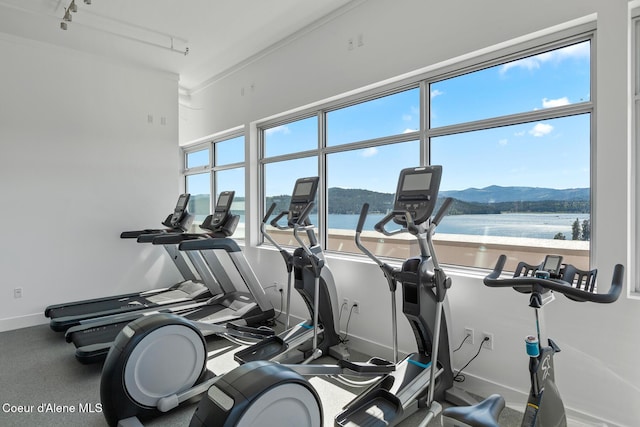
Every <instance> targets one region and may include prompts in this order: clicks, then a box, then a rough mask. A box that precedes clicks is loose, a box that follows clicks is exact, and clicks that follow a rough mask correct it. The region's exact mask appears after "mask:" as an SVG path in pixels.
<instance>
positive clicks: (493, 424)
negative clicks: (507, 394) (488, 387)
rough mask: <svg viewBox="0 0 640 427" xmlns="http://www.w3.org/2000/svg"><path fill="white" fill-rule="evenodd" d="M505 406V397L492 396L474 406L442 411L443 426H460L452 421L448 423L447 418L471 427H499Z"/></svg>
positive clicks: (453, 407) (456, 407)
mask: <svg viewBox="0 0 640 427" xmlns="http://www.w3.org/2000/svg"><path fill="white" fill-rule="evenodd" d="M504 405H505V402H504V397H502V396H500V395H499V394H492V395H491V396H489V397H487V398H486V399H485V400H483V401H482V402H480V403H477V404H475V405H472V406H452V407H450V408H447V409H445V410H444V411H442V421H443V425H444V426H448V425H455V426H459V425H460V424H456V423H455V422H453V423H452V422H451V421H448V422H447V420H446V418H450V419H452V420H455V421H458V422H462V423H464V425H465V426H470V427H499V425H498V417H499V416H500V412H502V410H503V409H504Z"/></svg>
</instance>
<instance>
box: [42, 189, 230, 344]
mask: <svg viewBox="0 0 640 427" xmlns="http://www.w3.org/2000/svg"><path fill="white" fill-rule="evenodd" d="M189 198H190V195H189V194H188V193H185V194H181V195H180V196H179V198H178V202H177V204H176V207H175V209H174V211H173V213H172V214H170V215H169V216H167V218H166V219H165V220H164V221H163V222H162V225H164V226H165V227H166V228H165V229H145V230H136V231H124V232H122V233H121V234H120V238H122V239H137V240H138V241H139V242H144V241H145V240H141V239H142V238H143V236H149V235H152V236H163V235H174V234H183V233H184V232H185V231H187V229H188V228H189V227H190V226H191V224H192V223H193V215H192V214H190V213H189V211H188V209H187V206H188V203H189ZM164 248H165V250H166V251H167V252H168V253H169V256H170V257H171V259H172V261H173V262H174V264H175V266H176V268H177V269H178V271H179V272H180V274H181V275H182V277H183V279H184V280H183V281H181V282H179V283H177V284H175V285H173V286H171V287H168V288H159V289H152V290H149V291H143V292H133V293H128V294H121V295H114V296H109V297H104V298H95V299H87V300H82V301H74V302H68V303H63V304H54V305H50V306H48V307H47V308H46V309H45V311H44V315H45V316H46V317H49V318H50V319H51V320H50V323H49V324H50V327H51V329H53V330H54V331H56V332H64V331H66V330H67V329H68V328H70V327H71V326H74V325H78V324H80V323H81V322H82V321H84V320H87V319H92V318H97V317H103V316H110V315H117V314H121V313H128V312H132V311H139V310H145V309H149V308H150V307H158V306H164V305H169V304H177V303H185V302H192V301H201V300H207V299H208V298H210V297H211V296H212V292H211V290H213V292H214V294H217V293H219V287H218V285H217V283H216V282H215V279H214V278H213V277H212V276H211V274H210V273H209V271H208V270H207V268H206V266H205V265H206V264H205V263H204V261H203V260H201V259H200V258H199V257H200V255H199V254H196V253H190V254H185V253H182V252H180V251H178V249H177V246H176V245H175V244H174V245H169V244H167V245H164ZM190 263H191V265H190ZM194 270H195V272H194ZM196 273H197V274H196ZM203 282H204V283H203Z"/></svg>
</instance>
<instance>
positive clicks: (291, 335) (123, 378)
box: [100, 177, 348, 426]
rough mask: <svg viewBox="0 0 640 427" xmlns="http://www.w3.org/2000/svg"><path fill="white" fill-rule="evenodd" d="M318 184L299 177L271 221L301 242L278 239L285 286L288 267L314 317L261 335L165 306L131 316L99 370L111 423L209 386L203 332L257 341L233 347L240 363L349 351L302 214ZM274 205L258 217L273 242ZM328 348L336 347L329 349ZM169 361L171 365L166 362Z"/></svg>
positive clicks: (196, 243) (131, 422) (133, 420)
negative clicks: (291, 247) (283, 243)
mask: <svg viewBox="0 0 640 427" xmlns="http://www.w3.org/2000/svg"><path fill="white" fill-rule="evenodd" d="M317 187H318V177H310V178H300V179H298V180H297V181H296V185H295V187H294V191H293V195H292V197H291V203H290V206H289V209H288V210H286V211H283V212H282V213H280V214H279V215H278V216H277V217H276V218H275V219H274V220H273V221H272V225H274V226H277V227H278V228H281V229H290V228H293V231H294V236H295V237H296V239H297V240H298V241H299V242H300V243H301V245H303V246H304V248H303V249H296V251H294V252H293V253H292V254H290V253H289V252H288V251H287V250H285V249H283V248H282V247H280V246H279V245H277V243H276V247H277V248H278V249H279V250H280V253H281V254H282V256H283V258H284V259H285V262H286V263H287V270H288V271H289V289H288V293H290V292H291V289H290V288H291V284H292V280H291V276H292V275H293V277H294V279H293V282H295V283H294V286H295V288H296V290H298V291H299V293H300V295H301V296H302V298H303V299H304V301H305V303H306V305H307V306H308V307H309V308H310V311H312V313H311V314H312V317H313V318H314V321H313V322H312V321H310V320H309V321H304V322H301V323H299V324H298V325H295V326H293V327H292V328H290V329H287V330H285V331H284V332H283V333H281V334H280V335H278V336H274V337H270V338H266V339H264V340H262V339H263V338H264V335H263V334H260V331H254V330H253V329H252V328H248V327H243V328H241V329H238V328H237V327H235V326H234V325H227V327H224V326H222V325H214V324H208V323H203V322H196V321H189V320H187V319H185V318H183V317H180V316H176V315H173V314H169V313H158V314H153V315H150V316H146V317H144V318H139V319H136V320H134V321H132V322H131V323H129V324H128V325H127V326H125V327H124V329H122V331H121V332H120V333H119V334H118V336H117V337H116V339H115V341H114V343H113V345H112V347H111V350H110V351H109V354H108V355H107V358H106V361H105V364H104V368H103V371H102V377H101V382H100V400H101V402H102V413H103V415H104V416H105V418H106V420H107V422H108V423H109V425H110V426H116V425H122V426H124V425H126V426H138V425H140V422H139V419H143V418H152V417H156V416H159V415H161V414H162V413H165V412H167V411H169V410H171V409H174V408H175V407H177V406H178V405H180V404H183V403H186V402H191V401H192V399H194V398H196V397H198V396H199V395H200V394H202V393H204V392H206V391H207V389H209V388H210V386H211V385H212V384H214V383H215V382H216V381H217V380H218V379H219V377H215V375H214V374H213V372H211V371H209V370H208V369H207V366H206V365H207V345H206V341H205V339H204V335H203V334H207V335H208V334H218V335H222V336H224V337H225V338H230V337H236V336H241V337H242V338H246V339H253V342H255V341H258V342H257V344H256V345H255V346H250V347H248V348H247V349H245V350H243V351H241V352H237V353H236V354H235V359H236V360H237V361H238V362H240V363H244V362H245V361H246V360H247V359H248V360H267V359H272V360H279V361H286V362H287V363H297V362H301V361H304V360H313V359H315V358H317V357H318V355H320V354H327V353H329V354H341V355H342V357H345V358H346V357H348V355H347V354H345V352H342V353H341V351H340V350H341V346H339V345H338V344H339V335H338V331H339V329H338V328H337V326H338V321H337V314H338V313H337V293H336V290H335V283H334V281H333V276H332V275H331V271H330V270H329V269H328V268H327V267H326V265H325V264H324V257H323V254H322V249H321V247H320V246H319V245H318V243H317V240H316V238H315V234H314V232H313V226H312V225H311V224H309V223H308V221H307V217H308V215H309V213H310V212H311V209H312V207H313V200H314V198H315V195H316V192H317ZM274 209H275V205H272V206H271V208H270V209H269V212H268V213H267V215H266V216H265V218H264V220H263V227H262V230H263V232H265V237H267V238H268V239H269V240H271V241H272V242H274V243H275V239H273V238H272V237H271V236H269V234H268V233H266V229H265V224H266V222H267V221H268V218H269V217H270V216H271V214H272V213H273V210H274ZM283 217H287V226H280V225H279V224H278V221H279V220H280V219H282V218H283ZM300 232H305V233H306V234H307V237H308V241H309V243H308V244H305V243H303V240H302V238H301V237H300V236H299V233H300ZM208 243H209V242H208V241H206V240H192V241H189V242H183V243H181V246H182V245H186V244H189V245H191V246H192V247H191V249H194V250H197V249H206V248H205V246H208ZM203 245H204V246H203ZM289 266H291V267H290V268H289ZM311 309H313V310H311ZM288 317H289V307H288V306H287V318H288ZM231 340H232V341H233V339H231ZM332 348H336V350H335V351H332V350H331V349H332ZM168 366H171V369H167V367H168Z"/></svg>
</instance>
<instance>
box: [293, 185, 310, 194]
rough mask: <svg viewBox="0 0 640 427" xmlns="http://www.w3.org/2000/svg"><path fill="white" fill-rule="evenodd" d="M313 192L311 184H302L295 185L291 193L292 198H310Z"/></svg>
mask: <svg viewBox="0 0 640 427" xmlns="http://www.w3.org/2000/svg"><path fill="white" fill-rule="evenodd" d="M312 190H313V182H302V183H300V184H298V185H296V188H295V189H294V192H293V197H296V196H310V195H311V191H312Z"/></svg>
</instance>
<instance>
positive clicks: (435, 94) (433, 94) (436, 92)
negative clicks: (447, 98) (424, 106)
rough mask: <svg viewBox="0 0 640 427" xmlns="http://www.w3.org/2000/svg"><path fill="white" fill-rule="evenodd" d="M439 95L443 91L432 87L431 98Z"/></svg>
mask: <svg viewBox="0 0 640 427" xmlns="http://www.w3.org/2000/svg"><path fill="white" fill-rule="evenodd" d="M440 95H444V92H443V91H441V90H438V89H434V90H432V91H431V94H430V96H431V99H433V98H435V97H436V96H440Z"/></svg>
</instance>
